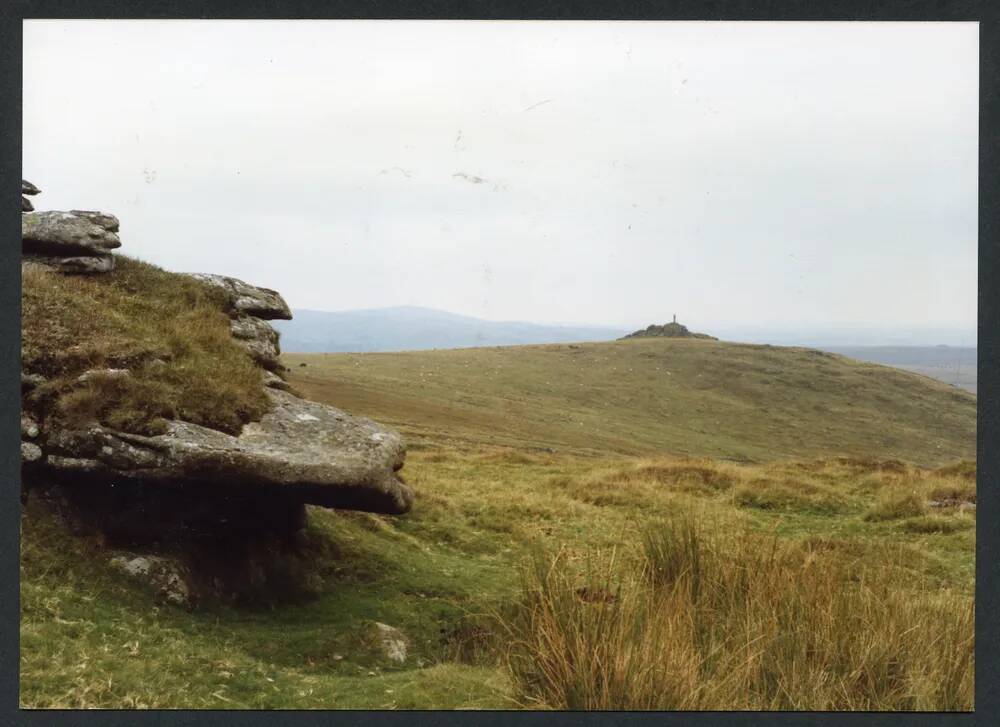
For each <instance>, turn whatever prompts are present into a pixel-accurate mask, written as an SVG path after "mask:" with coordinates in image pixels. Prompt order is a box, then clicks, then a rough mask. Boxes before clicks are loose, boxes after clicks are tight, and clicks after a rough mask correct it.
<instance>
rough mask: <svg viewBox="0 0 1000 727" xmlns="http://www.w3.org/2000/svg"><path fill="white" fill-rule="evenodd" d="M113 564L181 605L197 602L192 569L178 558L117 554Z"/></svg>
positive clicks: (164, 599)
mask: <svg viewBox="0 0 1000 727" xmlns="http://www.w3.org/2000/svg"><path fill="white" fill-rule="evenodd" d="M109 565H110V566H111V567H112V568H114V569H115V570H117V571H119V572H121V573H124V574H125V575H127V576H129V577H130V578H134V579H136V580H138V581H141V582H143V583H145V584H146V585H147V586H149V587H150V588H152V589H153V590H154V592H155V593H156V595H157V597H158V598H160V599H161V600H163V601H165V602H167V603H171V604H173V605H175V606H180V607H181V608H187V609H190V608H192V607H193V606H194V598H193V590H194V589H193V588H192V585H191V582H190V581H191V576H190V573H189V572H188V569H187V568H186V567H185V566H184V565H183V564H182V563H181V562H180V561H179V560H177V559H175V558H165V557H163V556H157V555H133V554H128V555H117V556H115V557H114V558H112V559H111V560H110V562H109Z"/></svg>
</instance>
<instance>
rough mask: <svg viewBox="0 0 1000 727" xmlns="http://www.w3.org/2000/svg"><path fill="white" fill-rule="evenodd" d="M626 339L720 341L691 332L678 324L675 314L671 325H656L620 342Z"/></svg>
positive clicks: (713, 337) (631, 334)
mask: <svg viewBox="0 0 1000 727" xmlns="http://www.w3.org/2000/svg"><path fill="white" fill-rule="evenodd" d="M626 338H703V339H706V340H709V341H718V340H719V339H718V338H716V337H715V336H709V335H708V334H707V333H695V332H693V331H689V330H688V328H687V326H685V325H684V324H682V323H678V322H677V315H676V314H674V320H673V321H671V322H670V323H664V324H663V325H662V326H660V325H656V324H655V323H654V324H652V325H649V326H646V327H645V328H641V329H639V330H638V331H634V332H632V333H630V334H628V335H627V336H622V337H621V338H620V339H618V340H619V341H624V340H625V339H626Z"/></svg>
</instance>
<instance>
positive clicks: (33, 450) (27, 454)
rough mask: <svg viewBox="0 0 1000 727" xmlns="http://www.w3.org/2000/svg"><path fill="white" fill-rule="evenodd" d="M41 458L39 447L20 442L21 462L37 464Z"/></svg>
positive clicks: (31, 443)
mask: <svg viewBox="0 0 1000 727" xmlns="http://www.w3.org/2000/svg"><path fill="white" fill-rule="evenodd" d="M41 458H42V448H41V447H39V446H38V445H37V444H34V443H33V442H21V462H27V463H30V462H37V461H38V460H40V459H41Z"/></svg>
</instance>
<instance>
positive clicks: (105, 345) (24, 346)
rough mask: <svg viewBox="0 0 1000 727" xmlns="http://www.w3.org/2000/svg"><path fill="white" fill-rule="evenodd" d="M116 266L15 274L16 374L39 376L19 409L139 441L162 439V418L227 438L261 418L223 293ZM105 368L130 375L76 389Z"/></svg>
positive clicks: (253, 370) (253, 374)
mask: <svg viewBox="0 0 1000 727" xmlns="http://www.w3.org/2000/svg"><path fill="white" fill-rule="evenodd" d="M116 262H117V265H116V268H115V270H114V271H112V272H110V273H107V274H102V275H93V276H88V275H61V274H59V273H54V272H50V271H47V270H44V269H39V268H29V269H25V270H24V272H23V274H22V279H21V284H22V294H21V361H22V368H23V370H25V371H30V372H33V373H40V374H42V375H44V376H46V377H47V378H48V382H47V383H46V384H44V385H43V386H41V387H38V388H37V389H36V390H34V391H33V392H32V393H31V395H30V396H29V398H28V400H27V401H26V405H27V407H28V408H39V409H41V410H44V411H46V412H49V415H50V416H53V417H55V418H57V419H61V420H62V421H64V422H66V423H69V424H82V423H86V422H89V421H98V422H100V423H102V424H105V425H107V426H110V427H113V428H116V429H122V430H125V431H132V432H136V433H144V434H145V433H150V434H151V433H157V432H159V431H162V430H163V424H164V420H165V419H176V418H180V419H185V420H187V421H190V422H194V423H196V424H202V425H205V426H208V427H212V428H214V429H220V430H222V431H226V432H231V433H235V432H238V431H239V430H240V428H241V427H242V425H243V424H244V423H245V422H247V421H251V420H253V419H258V418H260V416H261V415H262V414H263V413H264V412H265V411H266V410H267V398H266V396H265V394H264V389H263V384H262V376H261V370H260V369H259V368H258V367H257V366H256V364H254V363H253V361H252V360H251V359H250V357H249V355H248V354H247V353H246V352H245V351H244V350H243V349H241V348H240V347H239V346H237V345H236V344H235V343H234V342H233V340H232V338H231V336H230V332H229V318H228V316H227V315H226V314H225V313H224V312H223V309H224V303H225V301H224V299H223V298H222V294H221V293H220V292H219V291H218V290H216V289H214V288H213V287H212V286H208V285H205V284H203V283H201V282H199V281H197V280H195V279H193V278H190V277H188V276H185V275H178V274H176V273H169V272H166V271H164V270H161V269H160V268H157V267H155V266H153V265H149V264H148V263H143V262H140V261H138V260H133V259H130V258H127V257H122V256H116ZM108 368H112V369H118V368H127V369H128V370H129V372H130V375H129V376H109V375H98V376H94V377H92V378H90V379H89V380H88V381H86V382H85V383H79V382H78V381H77V378H78V377H79V376H80V374H82V373H83V372H85V371H87V370H89V369H108Z"/></svg>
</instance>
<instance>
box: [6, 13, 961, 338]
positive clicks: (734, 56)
mask: <svg viewBox="0 0 1000 727" xmlns="http://www.w3.org/2000/svg"><path fill="white" fill-rule="evenodd" d="M978 53H979V48H978V26H977V25H976V24H975V23H860V22H852V23H749V22H524V21H513V22H511V21H506V22H502V21H391V20H390V21H218V20H211V21H179V20H174V21H171V20H165V21H136V20H115V21H62V20H59V21H52V20H31V21H26V22H25V24H24V95H23V118H24V131H23V176H24V177H25V178H26V179H28V180H30V181H32V182H33V183H35V184H36V185H38V186H39V187H40V188H41V189H42V191H43V193H42V195H40V196H39V197H36V198H35V200H34V201H35V203H36V208H38V209H71V208H76V209H97V210H102V211H105V212H110V213H112V214H115V215H117V216H118V217H119V219H120V220H121V237H122V243H123V244H122V248H121V250H120V252H122V253H124V254H128V255H132V256H135V257H138V258H141V259H143V260H147V261H149V262H153V263H155V264H157V265H160V266H162V267H164V268H167V269H170V270H177V271H190V272H213V273H222V274H227V275H232V276H235V277H238V278H242V279H244V280H246V281H248V282H251V283H254V284H258V285H264V286H266V287H270V288H275V289H277V290H279V291H280V292H281V293H282V294H283V295H284V297H285V299H286V300H287V301H288V302H289V304H290V305H291V306H292V308H304V309H313V310H330V311H336V310H348V309H357V308H380V307H388V306H399V305H415V306H426V307H430V308H438V309H443V310H447V311H451V312H455V313H461V314H465V315H471V316H477V317H481V318H487V319H492V320H525V321H536V322H560V323H575V324H601V325H613V326H621V327H624V328H627V329H632V328H638V327H645V326H646V325H647V324H649V323H654V322H658V323H662V322H664V321H668V320H670V318H671V316H672V315H673V314H674V313H676V314H677V317H678V320H679V321H681V322H684V323H686V324H688V325H689V326H690V327H691V328H692V329H695V330H704V331H707V332H712V333H715V334H718V333H719V332H725V331H734V330H758V331H764V330H771V331H779V332H780V331H785V332H789V331H791V332H795V331H798V332H800V333H801V332H806V331H807V332H810V333H812V334H815V333H816V332H817V331H821V330H830V331H841V332H843V331H848V332H851V331H855V332H859V331H860V332H863V331H868V332H869V333H871V332H872V331H874V332H875V333H874V335H875V338H876V339H878V338H879V337H880V336H881V337H882V338H885V337H886V336H891V334H892V333H894V332H895V333H897V334H898V333H899V332H901V331H910V332H913V331H917V332H919V331H924V332H926V336H929V337H930V338H928V340H927V341H926V342H927V343H935V342H944V343H951V344H959V343H972V344H974V343H975V326H976V285H977V246H978V243H977V204H978V202H977V174H978V173H977V165H978V146H977V145H978V141H977V137H978V85H979V78H978ZM915 335H917V337H918V338H919V334H915ZM926 336H925V337H926ZM897 337H898V336H897ZM855 338H856V337H855ZM945 339H947V340H945ZM845 341H846V342H851V340H850V336H848V339H845ZM880 341H881V339H879V340H877V341H874V342H880ZM887 342H888V341H887Z"/></svg>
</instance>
